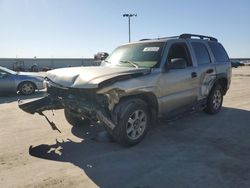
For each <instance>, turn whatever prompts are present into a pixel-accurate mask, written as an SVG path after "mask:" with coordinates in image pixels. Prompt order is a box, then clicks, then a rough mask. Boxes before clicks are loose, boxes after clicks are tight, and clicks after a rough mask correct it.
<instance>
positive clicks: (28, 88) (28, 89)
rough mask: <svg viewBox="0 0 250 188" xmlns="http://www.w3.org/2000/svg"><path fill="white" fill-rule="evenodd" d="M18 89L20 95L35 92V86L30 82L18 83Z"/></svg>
mask: <svg viewBox="0 0 250 188" xmlns="http://www.w3.org/2000/svg"><path fill="white" fill-rule="evenodd" d="M18 90H19V92H20V94H22V95H31V94H33V93H35V90H36V86H35V84H34V83H32V82H23V83H21V84H20V85H19V87H18Z"/></svg>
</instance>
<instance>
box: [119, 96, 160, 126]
mask: <svg viewBox="0 0 250 188" xmlns="http://www.w3.org/2000/svg"><path fill="white" fill-rule="evenodd" d="M133 98H138V99H141V100H143V101H144V102H145V103H146V104H147V105H148V110H149V113H150V119H151V124H154V123H155V122H157V117H158V111H159V105H158V101H157V98H156V96H155V95H154V94H153V93H152V92H145V93H140V94H135V95H129V96H124V97H122V98H121V99H120V101H119V103H121V102H124V101H126V100H130V99H133ZM119 103H118V104H119ZM118 104H117V105H118Z"/></svg>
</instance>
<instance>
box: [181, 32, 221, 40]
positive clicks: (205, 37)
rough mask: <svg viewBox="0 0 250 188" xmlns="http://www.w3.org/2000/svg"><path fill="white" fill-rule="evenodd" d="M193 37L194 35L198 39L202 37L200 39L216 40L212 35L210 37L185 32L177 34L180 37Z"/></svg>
mask: <svg viewBox="0 0 250 188" xmlns="http://www.w3.org/2000/svg"><path fill="white" fill-rule="evenodd" d="M193 37H195V38H200V39H202V40H210V41H216V42H217V41H218V40H217V39H216V38H214V37H210V36H204V35H196V34H187V33H185V34H181V35H180V36H179V38H180V39H191V38H193Z"/></svg>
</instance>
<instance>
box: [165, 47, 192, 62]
mask: <svg viewBox="0 0 250 188" xmlns="http://www.w3.org/2000/svg"><path fill="white" fill-rule="evenodd" d="M176 58H182V59H185V60H186V62H187V66H188V67H189V66H192V62H191V58H190V53H189V51H188V48H187V45H186V44H185V43H177V44H173V45H172V46H171V47H170V49H169V52H168V57H167V61H168V62H167V63H171V59H176Z"/></svg>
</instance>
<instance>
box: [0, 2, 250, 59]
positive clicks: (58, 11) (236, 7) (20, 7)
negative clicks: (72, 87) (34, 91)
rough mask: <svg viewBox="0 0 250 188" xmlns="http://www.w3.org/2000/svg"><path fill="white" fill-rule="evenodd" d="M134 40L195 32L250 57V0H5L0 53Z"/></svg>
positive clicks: (0, 10)
mask: <svg viewBox="0 0 250 188" xmlns="http://www.w3.org/2000/svg"><path fill="white" fill-rule="evenodd" d="M123 13H137V14H138V16H137V17H135V18H132V19H131V32H132V34H131V35H132V36H131V37H132V41H136V40H139V39H141V38H157V37H164V36H173V35H179V34H181V33H196V34H204V35H211V36H214V37H216V38H218V39H219V41H220V42H221V43H222V44H223V45H224V47H225V48H226V50H227V52H228V54H229V56H230V57H250V1H249V0H237V1H229V0H210V1H204V0H171V1H170V0H150V1H149V0H113V1H112V0H0V57H16V56H17V57H34V56H36V57H38V58H39V57H54V58H56V57H93V55H94V54H95V53H96V52H98V51H107V52H111V51H112V50H113V49H114V48H115V47H117V46H118V45H120V44H123V43H126V42H128V21H127V19H126V18H123V17H122V14H123Z"/></svg>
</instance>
